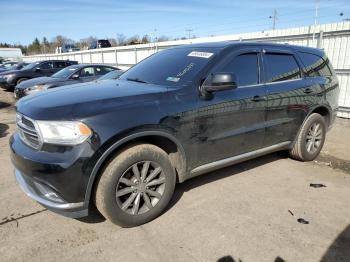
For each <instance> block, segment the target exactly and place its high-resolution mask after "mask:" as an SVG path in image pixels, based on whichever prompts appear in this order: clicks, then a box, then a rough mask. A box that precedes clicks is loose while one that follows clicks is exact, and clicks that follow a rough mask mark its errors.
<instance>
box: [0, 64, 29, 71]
mask: <svg viewBox="0 0 350 262" xmlns="http://www.w3.org/2000/svg"><path fill="white" fill-rule="evenodd" d="M26 65H28V63H24V62H6V63H4V64H2V65H0V73H2V72H5V71H9V70H20V69H22V68H23V67H25V66H26Z"/></svg>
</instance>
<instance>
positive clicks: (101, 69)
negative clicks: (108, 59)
mask: <svg viewBox="0 0 350 262" xmlns="http://www.w3.org/2000/svg"><path fill="white" fill-rule="evenodd" d="M113 70H115V69H114V68H112V67H105V66H97V67H95V73H96V75H98V76H102V75H104V74H107V73H109V72H111V71H113Z"/></svg>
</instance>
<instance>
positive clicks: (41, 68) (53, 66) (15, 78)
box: [0, 60, 78, 90]
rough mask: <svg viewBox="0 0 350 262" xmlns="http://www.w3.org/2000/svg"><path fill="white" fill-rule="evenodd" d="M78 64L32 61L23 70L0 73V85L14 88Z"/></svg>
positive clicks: (59, 61)
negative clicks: (26, 81)
mask: <svg viewBox="0 0 350 262" xmlns="http://www.w3.org/2000/svg"><path fill="white" fill-rule="evenodd" d="M74 64H78V62H77V61H69V60H67V61H63V60H45V61H40V62H34V63H31V64H29V65H27V66H25V67H23V68H22V69H21V70H9V71H6V72H3V73H0V87H2V88H5V89H8V90H13V89H14V87H15V86H16V85H18V84H19V83H21V82H23V81H25V80H28V79H31V78H36V77H40V76H51V75H53V74H54V73H56V72H58V71H60V70H61V69H63V68H65V67H67V66H70V65H74Z"/></svg>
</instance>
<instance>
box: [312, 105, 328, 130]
mask: <svg viewBox="0 0 350 262" xmlns="http://www.w3.org/2000/svg"><path fill="white" fill-rule="evenodd" d="M313 113H317V114H319V115H321V116H323V117H324V119H325V121H326V124H327V127H328V126H329V124H330V117H331V109H329V108H328V107H327V106H324V105H321V106H318V107H316V108H314V109H313V110H312V111H311V112H310V113H309V114H308V116H307V117H309V116H310V115H311V114H313Z"/></svg>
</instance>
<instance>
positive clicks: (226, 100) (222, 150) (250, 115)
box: [195, 49, 267, 166]
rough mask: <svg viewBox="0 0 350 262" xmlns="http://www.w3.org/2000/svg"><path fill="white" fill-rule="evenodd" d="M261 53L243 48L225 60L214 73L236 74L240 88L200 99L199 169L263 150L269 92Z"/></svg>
mask: <svg viewBox="0 0 350 262" xmlns="http://www.w3.org/2000/svg"><path fill="white" fill-rule="evenodd" d="M260 61H261V59H260V50H259V49H244V50H240V51H239V52H234V53H233V54H231V55H229V56H228V57H226V58H225V59H224V60H223V61H222V62H221V63H219V65H218V66H216V67H215V68H214V69H213V70H212V71H211V72H210V74H211V73H215V72H225V73H232V74H235V76H236V79H237V88H235V89H233V90H226V91H220V92H215V93H213V97H212V99H210V100H203V99H202V100H200V102H199V110H198V117H197V120H196V123H195V128H196V129H197V130H196V131H197V132H196V133H197V134H198V146H197V158H198V159H197V160H198V161H197V166H199V165H203V164H206V163H210V162H214V161H217V160H222V159H225V158H229V157H232V156H236V155H240V154H243V153H246V152H251V151H254V150H257V149H259V148H261V147H262V145H263V140H264V135H265V113H266V103H267V100H266V90H265V88H264V85H262V84H261V83H260V69H259V68H260Z"/></svg>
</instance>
